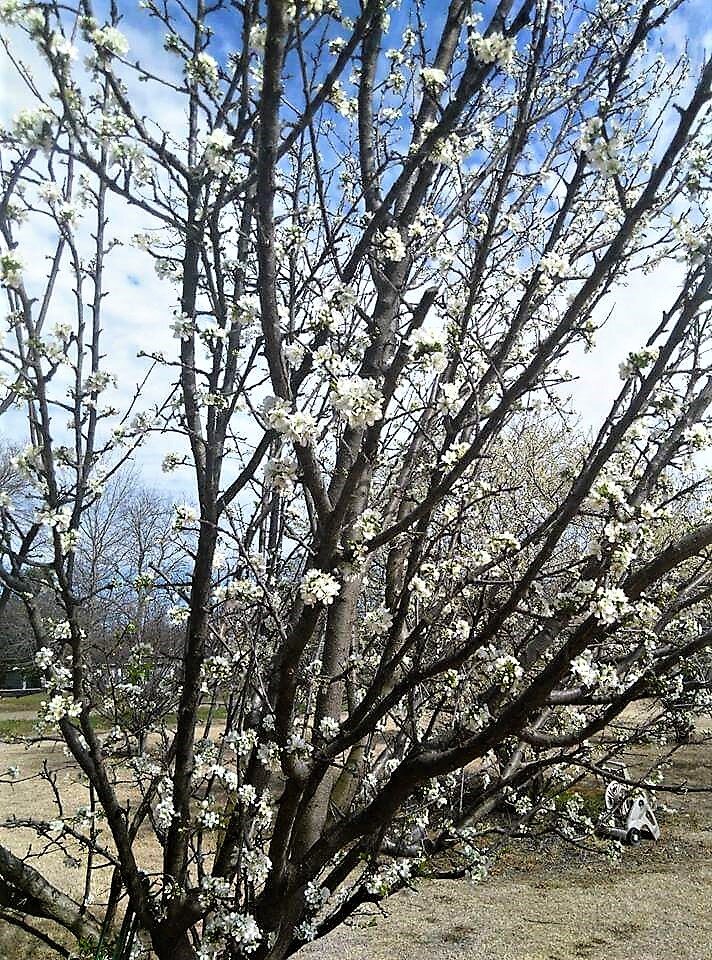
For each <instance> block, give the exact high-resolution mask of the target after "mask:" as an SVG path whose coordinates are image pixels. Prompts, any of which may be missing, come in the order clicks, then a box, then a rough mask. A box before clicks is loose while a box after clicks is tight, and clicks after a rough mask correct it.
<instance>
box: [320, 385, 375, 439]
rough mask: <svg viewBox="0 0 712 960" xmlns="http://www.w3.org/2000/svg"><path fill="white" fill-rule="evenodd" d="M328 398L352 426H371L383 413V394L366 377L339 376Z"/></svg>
mask: <svg viewBox="0 0 712 960" xmlns="http://www.w3.org/2000/svg"><path fill="white" fill-rule="evenodd" d="M329 399H330V401H331V404H332V406H333V407H334V408H335V409H336V410H338V411H339V413H341V414H342V415H343V416H344V417H346V420H347V421H348V424H349V426H350V427H353V428H358V427H372V426H373V425H374V423H376V422H377V421H378V420H380V419H381V417H382V415H383V410H382V407H383V394H382V393H381V391H380V389H379V387H378V384H377V383H376V381H375V380H371V379H369V378H367V377H340V378H339V379H338V380H337V381H336V382H335V383H334V386H333V387H332V389H331V393H330V395H329Z"/></svg>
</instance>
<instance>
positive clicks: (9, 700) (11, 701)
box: [0, 690, 47, 717]
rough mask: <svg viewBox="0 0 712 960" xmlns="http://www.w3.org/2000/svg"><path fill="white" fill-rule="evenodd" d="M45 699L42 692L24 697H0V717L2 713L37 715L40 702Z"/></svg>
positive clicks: (45, 696) (44, 694)
mask: <svg viewBox="0 0 712 960" xmlns="http://www.w3.org/2000/svg"><path fill="white" fill-rule="evenodd" d="M46 698H47V695H46V693H45V692H44V690H42V691H41V692H40V693H29V694H27V696H25V697H0V717H1V716H2V714H3V713H4V712H6V711H7V712H11V713H19V712H20V711H22V712H23V713H24V712H27V713H37V711H38V710H39V708H40V702H41V701H42V700H45V699H46Z"/></svg>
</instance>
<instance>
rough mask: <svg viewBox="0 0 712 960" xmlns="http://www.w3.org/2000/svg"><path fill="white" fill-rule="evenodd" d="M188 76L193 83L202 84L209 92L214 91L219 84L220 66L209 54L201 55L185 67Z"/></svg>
mask: <svg viewBox="0 0 712 960" xmlns="http://www.w3.org/2000/svg"><path fill="white" fill-rule="evenodd" d="M185 72H186V76H187V77H188V79H189V80H191V81H192V82H193V83H200V84H202V85H203V86H204V87H205V88H206V89H207V90H214V89H215V88H216V87H217V84H218V65H217V62H216V61H215V59H214V58H213V57H211V56H210V54H209V53H205V52H203V53H199V54H198V56H197V57H194V58H193V59H192V60H188V62H187V63H186V65H185Z"/></svg>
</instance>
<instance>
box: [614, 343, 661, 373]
mask: <svg viewBox="0 0 712 960" xmlns="http://www.w3.org/2000/svg"><path fill="white" fill-rule="evenodd" d="M659 352H660V351H659V349H658V347H644V348H643V349H642V350H633V351H631V352H630V353H629V354H628V356H627V358H626V360H625V361H624V362H623V363H622V364H621V365H620V366H619V367H618V373H619V375H620V378H621V380H629V379H630V378H631V377H634V376H635V375H636V374H637V373H638V372H639V371H641V370H644V369H645V368H646V367H649V366H650V364H651V363H654V362H655V361H656V360H657V359H658V354H659Z"/></svg>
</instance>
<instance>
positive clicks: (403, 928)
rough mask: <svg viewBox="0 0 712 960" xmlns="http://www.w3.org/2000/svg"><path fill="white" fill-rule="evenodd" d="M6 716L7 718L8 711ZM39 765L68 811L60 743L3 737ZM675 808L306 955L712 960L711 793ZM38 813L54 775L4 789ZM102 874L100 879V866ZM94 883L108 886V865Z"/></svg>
mask: <svg viewBox="0 0 712 960" xmlns="http://www.w3.org/2000/svg"><path fill="white" fill-rule="evenodd" d="M0 719H1V716H0ZM651 755H652V752H651V751H650V750H648V749H647V748H642V747H641V748H638V749H637V750H636V753H635V754H633V755H631V758H630V761H631V766H632V767H633V768H636V767H637V768H638V769H643V768H644V767H645V765H646V764H647V762H648V760H649V758H650V756H651ZM43 763H46V764H47V768H48V769H49V770H50V771H52V772H53V773H54V774H55V775H56V777H57V782H58V785H59V786H60V788H61V791H62V793H63V794H64V795H66V797H67V798H68V799H67V812H68V813H69V812H73V811H74V810H75V809H76V808H77V807H78V806H80V805H82V804H84V803H86V802H87V790H86V787H85V785H84V784H83V783H82V782H81V780H80V779H79V778H78V776H77V771H76V767H75V766H74V764H73V763H72V762H70V761H69V760H68V759H67V757H66V756H65V755H64V752H63V750H62V748H61V746H60V745H45V746H43V747H38V746H33V747H30V748H25V747H24V746H22V745H20V744H0V769H2V770H4V769H6V768H7V767H8V766H9V765H12V764H17V765H18V766H19V767H20V768H21V770H22V773H23V775H27V774H31V773H34V772H37V771H38V770H39V769H40V768H41V766H42V765H43ZM671 777H675V778H678V779H680V778H687V779H688V781H689V783H690V785H696V784H698V785H702V784H712V745H710V744H704V745H703V744H691V745H685V746H683V747H682V748H681V749H680V750H679V751H678V752H677V753H676V754H675V757H674V769H673V771H672V772H671ZM668 802H669V803H670V804H671V805H673V806H674V807H676V808H678V810H679V812H678V813H677V814H676V815H674V816H669V815H664V816H663V817H662V818H661V822H662V827H663V837H662V840H661V841H660V843H658V844H652V843H643V844H641V846H640V847H638V848H635V849H628V850H626V852H625V855H624V858H623V861H622V863H621V864H620V865H617V866H614V865H610V864H607V863H605V862H603V861H602V860H601V859H600V858H594V857H593V856H591V855H586V854H583V853H579V852H574V851H572V850H571V849H570V848H565V849H560V850H557V851H552V850H551V849H549V850H547V851H546V852H542V851H537V850H534V849H529V850H526V849H524V848H522V847H521V846H519V847H516V848H514V850H513V851H512V852H511V853H509V854H508V855H507V856H505V857H504V858H503V860H502V861H501V863H500V864H499V865H498V867H497V868H496V870H495V872H494V873H493V875H492V877H491V878H490V879H489V880H488V881H486V882H485V883H483V884H480V885H478V886H472V885H470V884H468V883H466V882H465V881H458V882H449V881H437V882H435V881H422V882H420V883H418V885H417V887H416V888H415V889H414V890H413V891H404V892H403V893H401V894H398V895H397V896H396V897H394V898H392V900H390V901H388V902H387V904H386V911H387V915H386V916H385V918H384V917H381V915H380V914H373V913H370V914H365V915H363V916H361V917H359V918H357V919H356V920H355V921H354V922H353V923H352V924H350V925H349V926H348V927H345V928H342V929H340V930H339V931H338V932H336V933H334V934H332V935H331V937H328V938H326V939H325V940H323V941H320V942H318V943H315V944H310V945H308V946H306V947H305V948H304V949H303V950H302V951H301V952H300V953H299V956H300V957H302V956H303V957H304V958H305V960H307V958H312V960H335V958H338V960H515V958H516V960H688V958H689V960H712V918H711V917H710V909H709V908H710V891H711V890H712V797H710V796H709V795H707V794H699V793H697V794H695V793H690V794H688V795H687V796H685V797H681V798H674V799H669V800H668ZM29 813H31V814H32V815H33V816H35V817H42V818H47V819H52V818H54V817H56V816H57V810H56V807H55V806H54V803H53V798H52V792H51V790H50V788H49V785H48V784H44V785H43V787H42V788H41V789H38V782H37V781H35V780H30V781H21V782H19V783H17V784H16V785H15V786H13V787H9V786H0V820H6V819H7V818H8V817H11V816H12V815H15V816H17V817H22V816H23V815H28V814H29ZM2 841H3V842H4V843H6V844H8V845H9V846H10V847H11V848H12V849H13V850H15V851H16V852H22V853H25V852H27V850H28V848H29V846H30V845H32V848H33V850H34V851H35V852H39V847H38V846H37V839H36V837H34V835H33V834H31V833H30V832H29V831H27V830H11V831H7V830H6V831H4V833H3V836H2ZM138 853H139V857H140V860H141V862H142V865H143V866H145V867H147V868H148V869H151V868H152V867H153V866H154V865H156V864H157V862H158V849H157V847H156V845H155V843H151V841H150V837H149V835H148V833H147V834H146V835H145V836H143V837H142V838H141V840H140V843H139V846H138ZM42 870H43V872H45V873H46V875H47V876H48V878H49V879H50V880H51V881H52V882H54V883H57V884H58V885H59V886H60V887H61V888H62V889H65V890H68V891H70V892H72V893H73V894H74V895H75V896H79V895H80V891H81V887H82V883H83V871H82V870H81V869H75V868H73V867H70V866H69V865H68V864H67V863H66V862H65V861H64V860H63V858H62V857H61V856H59V855H58V854H57V853H56V852H49V853H47V854H46V855H45V856H43V858H42ZM101 874H103V876H102V875H101ZM101 874H100V875H99V877H98V878H97V882H96V887H95V890H94V893H95V896H96V897H97V899H101V897H102V895H103V894H104V893H105V892H106V887H107V885H108V880H109V876H108V871H102V872H101ZM52 956H55V955H54V954H52V953H51V952H49V951H48V950H46V949H44V948H41V947H40V948H37V946H36V944H32V943H31V942H30V941H29V940H28V939H27V938H26V937H25V936H24V935H22V934H18V933H17V932H15V931H13V930H12V929H10V928H5V929H2V927H0V960H49V958H50V957H52Z"/></svg>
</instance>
